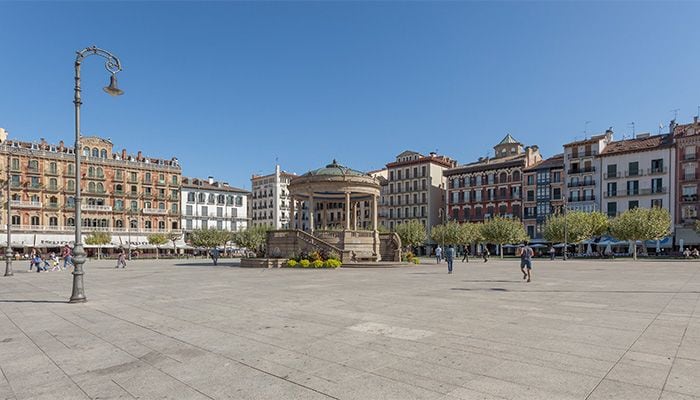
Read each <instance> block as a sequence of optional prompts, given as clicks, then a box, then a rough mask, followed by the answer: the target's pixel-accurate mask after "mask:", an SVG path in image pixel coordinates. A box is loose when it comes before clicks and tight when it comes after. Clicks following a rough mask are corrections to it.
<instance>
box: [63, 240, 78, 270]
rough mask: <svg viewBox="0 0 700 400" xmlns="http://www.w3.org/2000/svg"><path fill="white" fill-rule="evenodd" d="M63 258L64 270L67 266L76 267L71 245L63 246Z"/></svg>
mask: <svg viewBox="0 0 700 400" xmlns="http://www.w3.org/2000/svg"><path fill="white" fill-rule="evenodd" d="M61 257H63V269H66V268H67V266H66V265H67V264H70V265H71V267H75V264H73V249H71V248H70V246H69V245H65V246H63V252H62V253H61Z"/></svg>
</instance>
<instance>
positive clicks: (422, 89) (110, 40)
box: [0, 2, 700, 188]
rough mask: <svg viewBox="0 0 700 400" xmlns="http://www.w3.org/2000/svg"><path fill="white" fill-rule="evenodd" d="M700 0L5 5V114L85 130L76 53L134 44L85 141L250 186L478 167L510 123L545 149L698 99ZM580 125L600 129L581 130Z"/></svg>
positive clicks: (91, 93) (0, 95) (17, 125)
mask: <svg viewBox="0 0 700 400" xmlns="http://www.w3.org/2000/svg"><path fill="white" fill-rule="evenodd" d="M699 16H700V3H697V2H696V3H693V2H685V3H672V2H659V3H651V2H642V3H634V2H616V3H602V2H597V3H589V2H585V3H584V2H581V3H576V2H545V3H524V2H518V3H505V2H497V3H476V2H449V3H439V2H410V3H401V2H348V3H343V2H306V3H297V2H284V3H262V2H246V3H243V2H240V3H235V2H212V3H203V2H196V3H195V2H173V3H171V2H150V3H139V2H121V3H109V2H74V3H58V2H52V3H37V2H22V3H12V2H9V3H8V2H0V20H1V21H2V24H1V25H0V26H2V31H1V33H0V127H3V128H5V129H7V130H8V131H9V132H10V135H11V137H14V138H17V139H20V140H38V139H39V138H40V137H44V138H46V139H47V140H48V141H50V142H58V141H59V140H61V139H63V140H64V141H65V142H66V143H70V144H71V145H72V143H73V139H72V137H73V104H72V96H73V92H72V87H73V61H74V59H75V51H76V50H79V49H82V48H84V47H87V46H90V45H93V44H95V45H97V46H98V47H102V48H105V49H107V50H110V51H112V52H113V53H114V54H116V55H117V56H118V57H120V59H121V61H122V63H123V66H124V71H123V72H122V73H121V74H120V75H119V83H120V86H121V87H122V88H123V89H124V90H125V92H126V94H125V95H124V96H122V97H118V98H112V97H109V96H107V95H106V94H105V93H103V92H102V91H101V87H103V86H105V84H106V81H107V77H108V75H107V73H106V71H105V70H104V67H103V65H104V63H103V62H102V60H101V59H99V58H97V57H91V58H89V59H88V60H87V61H86V62H85V64H84V67H83V88H84V90H83V98H84V106H83V120H82V122H83V134H85V135H92V134H97V135H101V136H104V137H108V138H111V140H112V141H113V142H114V144H115V149H116V150H117V151H120V150H121V149H122V148H124V147H126V148H127V150H129V151H130V152H133V153H135V152H136V151H137V150H142V151H143V152H144V154H147V155H149V156H153V157H162V158H170V157H173V156H175V157H178V158H179V159H180V161H181V164H182V165H183V173H184V174H185V175H187V176H199V177H206V176H209V175H213V176H215V177H216V178H217V179H222V180H225V181H228V182H230V183H231V184H232V185H234V186H239V187H245V188H249V187H250V175H251V174H253V173H270V172H272V171H273V169H274V164H275V159H276V158H278V159H279V163H280V164H281V166H282V168H283V169H285V170H288V171H292V172H296V173H303V172H305V171H307V170H309V169H311V168H317V167H319V166H323V165H325V164H327V163H328V162H330V161H331V159H333V158H337V159H338V161H340V162H341V163H343V164H346V165H348V166H350V167H353V168H356V169H361V170H370V169H376V168H380V167H382V166H383V165H384V164H386V163H387V162H390V161H392V160H393V159H394V157H395V155H397V154H398V153H400V152H401V151H403V150H406V149H411V150H416V151H420V152H423V153H428V152H430V151H433V150H436V149H437V150H438V151H439V152H440V153H444V154H446V155H448V156H451V157H453V158H456V159H457V160H458V161H459V162H460V163H463V162H469V161H473V160H475V159H477V158H478V157H480V156H484V155H486V154H487V152H491V151H492V150H491V148H492V146H493V145H494V144H495V143H496V142H498V141H499V140H500V139H501V138H502V137H503V136H505V135H506V134H507V133H511V134H512V135H513V136H515V137H516V138H517V139H519V140H520V141H522V142H523V143H525V144H526V145H530V144H538V145H539V146H540V149H541V151H542V152H543V154H544V155H545V156H551V155H553V154H554V153H557V152H561V144H562V143H564V142H566V141H570V140H573V139H576V138H578V139H580V138H582V137H583V136H584V130H587V131H588V134H589V135H590V134H591V133H598V132H601V131H604V130H605V129H606V128H608V127H610V126H612V127H613V129H614V131H615V137H616V138H618V139H619V138H622V136H623V135H631V133H632V127H631V126H630V125H629V123H630V122H634V123H635V127H636V131H637V133H639V132H643V131H650V132H652V133H657V132H658V131H659V123H663V124H664V126H667V125H668V121H669V120H670V119H671V118H673V115H674V113H673V111H671V110H674V109H680V110H679V111H678V120H679V121H680V122H687V121H690V120H691V119H692V116H693V115H695V114H697V112H698V108H697V107H698V105H700V90H698V89H699V88H700V68H699V66H700V49H699V45H700V29H699V28H698V17H699ZM586 121H590V123H588V124H586Z"/></svg>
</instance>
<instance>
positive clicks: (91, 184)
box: [88, 182, 95, 192]
mask: <svg viewBox="0 0 700 400" xmlns="http://www.w3.org/2000/svg"><path fill="white" fill-rule="evenodd" d="M94 191H95V182H90V183H89V184H88V192H94Z"/></svg>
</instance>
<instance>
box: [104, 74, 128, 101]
mask: <svg viewBox="0 0 700 400" xmlns="http://www.w3.org/2000/svg"><path fill="white" fill-rule="evenodd" d="M103 90H104V91H105V92H107V93H108V94H109V95H110V96H121V95H123V94H124V91H123V90H121V89H119V88H118V87H117V76H116V75H115V74H112V76H111V77H110V78H109V86H105V87H104V88H103Z"/></svg>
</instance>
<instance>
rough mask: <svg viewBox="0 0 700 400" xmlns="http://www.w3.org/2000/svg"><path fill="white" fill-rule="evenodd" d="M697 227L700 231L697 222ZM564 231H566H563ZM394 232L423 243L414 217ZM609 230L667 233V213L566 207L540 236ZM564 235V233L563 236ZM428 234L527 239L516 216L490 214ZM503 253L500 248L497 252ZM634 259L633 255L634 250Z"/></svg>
mask: <svg viewBox="0 0 700 400" xmlns="http://www.w3.org/2000/svg"><path fill="white" fill-rule="evenodd" d="M697 229H698V230H699V231H700V224H699V225H698V227H697ZM565 232H566V235H565ZM396 233H397V234H398V235H399V237H400V238H401V242H402V243H403V244H404V245H405V246H407V247H414V246H420V245H422V244H423V243H425V240H426V237H427V235H426V232H425V228H424V227H423V225H422V224H421V223H419V222H418V221H410V222H408V223H405V224H401V225H399V226H397V227H396ZM607 233H609V234H610V235H611V236H613V237H615V238H616V239H618V240H629V241H634V242H636V241H638V240H639V241H647V240H660V239H663V238H665V237H667V236H668V235H670V233H671V215H670V213H669V212H668V210H666V209H663V208H658V207H654V208H634V209H631V210H628V211H625V212H624V213H622V214H620V215H619V216H617V217H615V218H613V219H609V218H608V217H607V216H606V215H605V214H603V213H600V212H583V211H570V212H567V214H566V216H564V215H563V214H556V215H552V216H550V217H549V219H547V222H546V224H545V227H544V232H543V236H544V238H545V239H547V240H548V241H550V242H559V243H560V242H564V241H565V240H566V242H567V243H572V244H576V243H581V242H583V241H584V240H588V239H591V238H594V237H596V236H601V235H604V234H607ZM565 236H566V237H565ZM430 238H431V239H432V240H433V241H435V242H437V243H444V244H448V245H450V244H451V245H464V246H468V245H471V244H474V243H492V244H497V245H501V246H502V245H504V244H509V243H520V242H524V241H527V240H529V237H528V235H527V232H525V227H524V226H523V224H522V223H521V222H520V220H518V219H511V218H502V217H494V218H492V219H490V220H488V221H486V222H484V223H475V224H459V223H457V222H454V221H450V222H447V223H446V224H442V225H437V226H434V227H433V229H432V230H431V232H430ZM501 257H503V252H501ZM634 257H635V259H636V257H637V255H636V252H634Z"/></svg>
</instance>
